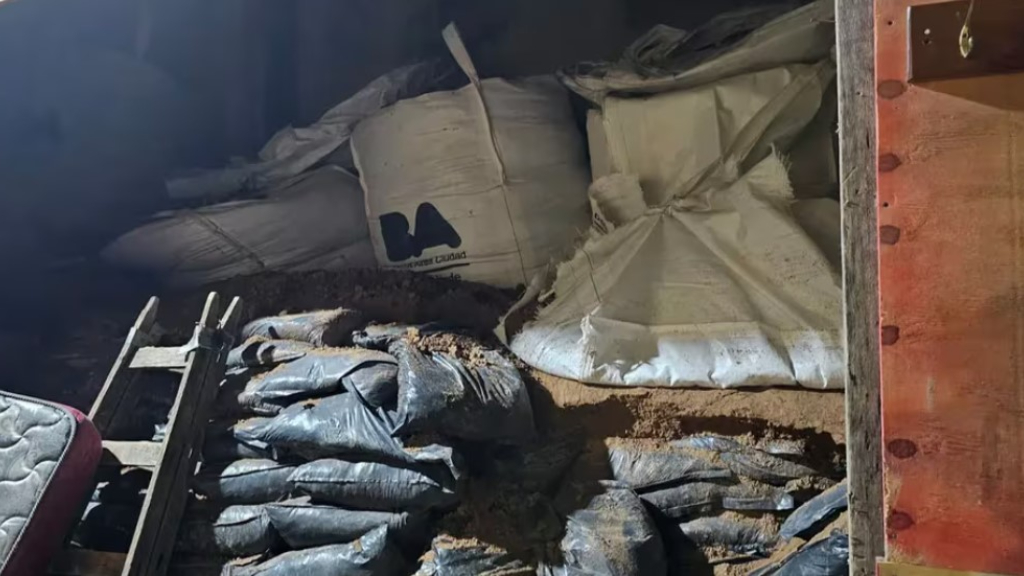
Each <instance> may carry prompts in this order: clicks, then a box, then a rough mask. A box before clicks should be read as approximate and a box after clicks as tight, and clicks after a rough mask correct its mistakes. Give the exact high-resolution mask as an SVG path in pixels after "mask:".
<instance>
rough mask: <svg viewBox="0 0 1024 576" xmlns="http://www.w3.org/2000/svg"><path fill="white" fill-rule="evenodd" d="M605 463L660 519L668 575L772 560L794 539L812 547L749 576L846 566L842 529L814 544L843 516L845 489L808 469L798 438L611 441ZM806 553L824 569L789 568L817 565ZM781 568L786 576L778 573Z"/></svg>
mask: <svg viewBox="0 0 1024 576" xmlns="http://www.w3.org/2000/svg"><path fill="white" fill-rule="evenodd" d="M608 460H609V466H610V468H611V475H612V477H613V478H614V479H615V480H616V481H617V482H619V483H620V484H622V485H625V486H627V487H629V488H630V489H632V490H634V491H635V492H636V494H637V495H638V496H639V498H640V500H641V501H643V502H644V504H645V505H646V506H647V507H648V509H649V510H650V511H651V513H652V514H654V515H655V517H656V518H657V519H658V526H659V529H660V533H661V535H662V538H663V539H664V541H665V547H666V549H667V550H668V564H669V573H670V574H689V573H692V572H693V571H694V570H697V569H698V567H700V566H707V565H709V564H710V565H713V564H718V563H733V564H736V563H747V562H751V561H754V560H757V559H764V558H770V557H773V553H775V552H776V551H777V550H779V549H780V548H782V547H783V546H784V545H785V544H787V543H788V542H790V541H791V540H793V539H794V538H801V540H800V541H801V542H803V541H805V540H806V541H811V542H812V544H809V545H808V546H806V547H803V548H800V549H798V550H797V553H796V554H794V556H793V557H792V558H789V557H786V558H781V559H779V560H778V561H777V562H775V563H773V564H770V565H766V566H764V567H763V569H764V571H760V570H759V571H758V572H756V573H757V574H759V575H768V574H774V573H775V572H776V571H781V573H784V574H790V573H800V574H813V575H814V576H833V575H835V576H839V575H840V574H844V573H845V572H846V571H847V570H848V567H847V562H848V560H849V548H848V543H846V541H845V538H846V527H845V526H842V527H841V528H838V529H837V533H836V534H834V535H829V538H830V539H831V540H830V544H828V545H827V547H825V545H818V544H817V542H818V539H816V538H815V536H817V535H818V534H819V533H821V532H822V530H823V529H824V528H825V527H826V526H827V525H829V524H830V523H832V522H833V521H835V520H836V518H837V517H838V516H839V515H840V514H841V513H842V512H843V511H844V510H846V507H847V490H846V483H845V481H844V482H841V483H838V484H837V483H835V482H834V481H832V480H830V479H829V478H830V476H831V475H832V474H833V473H834V471H833V470H818V469H814V468H812V467H811V466H810V465H809V463H808V462H809V455H808V454H807V447H806V445H805V443H804V442H801V441H795V440H770V439H764V438H762V439H760V440H759V441H757V442H751V441H750V440H749V439H745V438H744V439H743V440H742V441H741V440H740V439H737V438H731V437H725V436H712V435H702V436H690V437H685V438H681V439H679V440H676V441H672V442H664V441H657V440H653V439H652V440H636V439H633V440H614V441H610V442H609V447H608ZM833 538H834V539H833ZM804 548H806V549H807V550H808V551H807V552H803V550H804ZM801 552H802V554H801ZM810 557H814V558H818V559H822V560H823V561H824V562H825V564H824V566H826V567H827V568H828V570H819V569H810V568H808V569H807V570H806V571H804V572H799V571H797V572H792V570H794V569H795V567H796V566H797V565H802V563H808V562H814V561H815V560H811V559H809V558H810ZM786 565H788V568H786V570H789V571H784V570H782V567H783V566H786ZM812 565H813V564H812Z"/></svg>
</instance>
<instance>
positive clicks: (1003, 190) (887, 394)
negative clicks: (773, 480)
mask: <svg viewBox="0 0 1024 576" xmlns="http://www.w3.org/2000/svg"><path fill="white" fill-rule="evenodd" d="M987 3H988V4H994V2H992V1H991V0H977V8H976V9H977V10H978V12H977V13H976V15H978V14H981V13H982V11H983V10H986V4H987ZM1021 4H1022V5H1024V2H1021ZM908 8H910V1H909V0H877V3H876V14H875V16H876V47H877V54H876V95H877V99H876V105H877V116H878V154H879V164H878V172H877V179H878V226H879V230H880V234H879V240H880V241H879V245H878V250H879V293H880V300H879V310H880V315H881V319H880V325H881V329H880V332H881V336H880V340H881V344H882V345H881V346H880V354H881V375H882V428H883V430H882V435H883V446H884V450H883V470H884V477H885V479H884V483H885V486H884V487H885V500H886V502H885V524H886V526H885V528H886V530H885V537H886V549H887V557H888V559H889V560H891V561H895V562H899V563H901V564H908V565H918V566H927V567H931V568H938V569H946V570H957V571H962V572H969V571H976V572H987V573H993V574H1006V575H1024V507H1022V506H1021V502H1024V450H1022V449H1021V446H1022V445H1024V190H1022V186H1024V75H1021V74H1010V75H1000V76H990V77H983V78H971V79H962V80H955V81H943V82H938V83H929V84H927V85H917V84H907V82H906V80H907V78H908V77H909V70H908V66H909V57H908V56H909V55H908V53H907V47H908V42H910V40H909V39H908V38H910V36H911V32H910V30H909V28H908V26H909V23H908V18H907V13H908ZM932 32H933V34H935V33H937V32H936V29H933V31H932ZM957 33H958V34H959V28H957ZM975 34H976V35H977V36H978V49H979V50H981V46H982V41H983V40H984V36H983V35H984V31H981V30H980V29H978V30H975ZM943 41H945V40H943ZM950 45H951V47H952V49H954V50H955V49H956V46H957V43H956V41H955V39H954V40H951V41H950ZM957 57H959V55H957ZM888 155H892V156H894V157H896V158H898V159H899V162H898V163H896V162H892V161H891V160H890V161H885V162H883V161H882V160H881V159H882V158H887V157H888ZM894 230H898V234H897V233H896V232H894Z"/></svg>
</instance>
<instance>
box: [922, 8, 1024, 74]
mask: <svg viewBox="0 0 1024 576" xmlns="http://www.w3.org/2000/svg"><path fill="white" fill-rule="evenodd" d="M970 4H971V2H970V0H958V1H956V2H942V3H939V4H925V5H919V6H911V7H910V33H909V34H908V35H907V50H908V52H909V54H910V69H909V71H908V77H909V78H910V80H911V81H912V82H926V81H930V80H944V79H951V78H970V77H977V76H985V75H988V74H1006V73H1010V72H1019V71H1022V70H1024V2H1021V1H1020V0H976V1H975V7H974V12H973V14H972V16H971V22H970V31H971V34H970V35H971V37H972V38H973V45H974V47H973V49H972V50H971V52H970V55H969V56H968V57H967V58H964V57H963V55H962V54H961V52H960V32H961V30H962V29H963V26H964V22H965V21H966V18H967V12H968V9H969V6H970Z"/></svg>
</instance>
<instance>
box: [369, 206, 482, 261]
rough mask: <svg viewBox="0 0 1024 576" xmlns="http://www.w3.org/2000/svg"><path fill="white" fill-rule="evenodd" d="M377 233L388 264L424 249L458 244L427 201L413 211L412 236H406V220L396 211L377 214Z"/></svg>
mask: <svg viewBox="0 0 1024 576" xmlns="http://www.w3.org/2000/svg"><path fill="white" fill-rule="evenodd" d="M380 232H381V236H383V238H384V249H385V251H387V254H388V260H390V261H392V262H401V261H403V260H408V259H409V258H414V257H417V256H420V255H421V254H423V251H424V250H426V249H427V248H434V247H435V246H447V247H449V248H458V247H459V246H461V245H462V238H461V237H460V236H459V233H458V232H456V231H455V228H453V227H452V225H451V224H449V223H448V221H447V220H445V219H444V216H442V215H441V213H440V212H438V211H437V208H435V207H434V205H433V204H431V203H429V202H424V203H423V204H420V205H419V207H418V208H416V230H415V233H414V234H410V233H409V219H408V218H406V217H405V214H402V213H400V212H389V213H388V214H381V216H380Z"/></svg>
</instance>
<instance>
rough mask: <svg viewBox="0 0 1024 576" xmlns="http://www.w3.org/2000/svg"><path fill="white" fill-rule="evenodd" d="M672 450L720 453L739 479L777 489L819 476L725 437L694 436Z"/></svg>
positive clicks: (675, 444)
mask: <svg viewBox="0 0 1024 576" xmlns="http://www.w3.org/2000/svg"><path fill="white" fill-rule="evenodd" d="M671 446H673V447H675V448H680V449H683V450H703V451H709V452H716V453H718V455H719V456H718V457H719V458H720V459H721V462H722V463H723V464H724V465H725V466H727V467H728V468H729V469H730V470H732V471H733V473H735V474H736V475H738V476H743V477H746V478H750V479H753V480H757V481H758V482H764V483H766V484H772V485H775V486H785V485H786V483H787V482H789V481H791V480H797V479H799V478H807V477H813V476H818V475H819V474H818V472H817V471H815V470H814V469H812V468H809V467H807V466H804V465H803V464H799V463H797V462H793V461H791V460H787V459H786V458H783V457H780V456H775V455H772V454H768V453H767V452H763V451H761V450H758V449H755V448H750V447H748V446H744V445H742V444H740V443H739V442H737V441H736V440H733V439H732V438H726V437H724V436H691V437H689V438H683V439H681V440H677V441H675V442H672V443H671Z"/></svg>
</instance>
